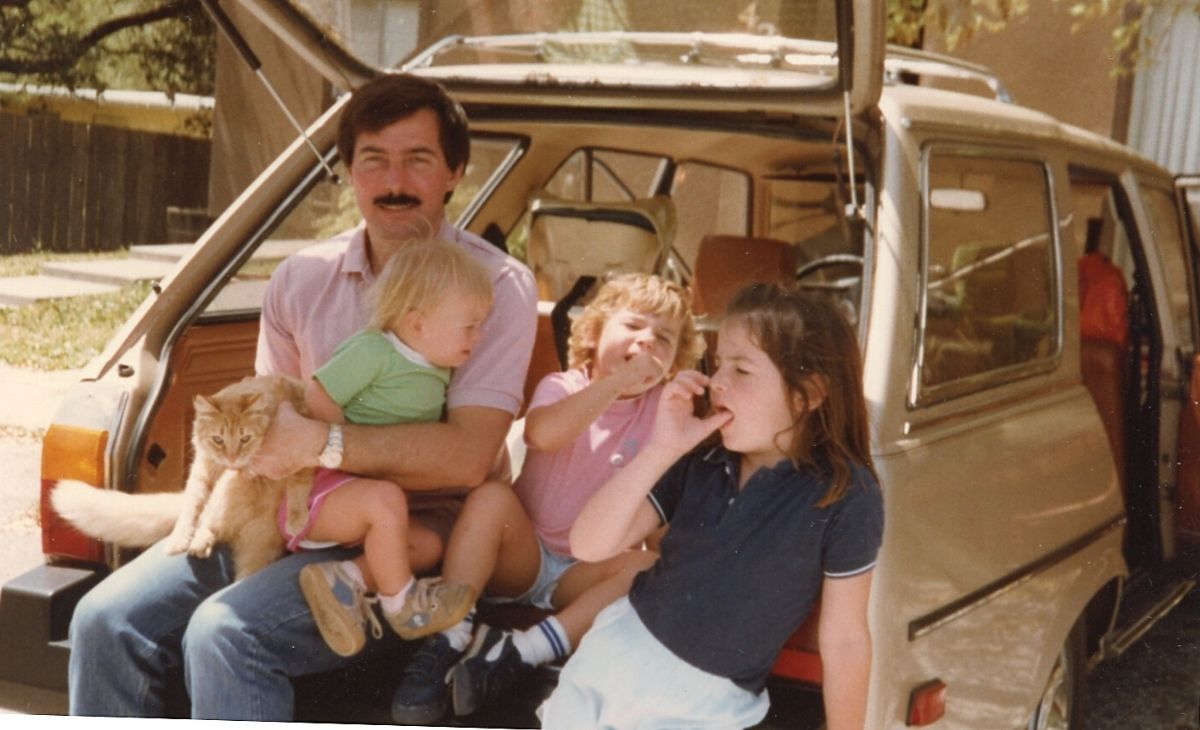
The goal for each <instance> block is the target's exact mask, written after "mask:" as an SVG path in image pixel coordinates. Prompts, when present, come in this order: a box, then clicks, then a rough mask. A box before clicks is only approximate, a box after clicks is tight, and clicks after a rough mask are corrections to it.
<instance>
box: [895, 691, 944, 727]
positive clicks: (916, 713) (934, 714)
mask: <svg viewBox="0 0 1200 730" xmlns="http://www.w3.org/2000/svg"><path fill="white" fill-rule="evenodd" d="M945 714H946V683H945V682H943V681H942V680H940V679H931V680H929V681H928V682H925V683H924V684H922V685H920V686H918V687H916V688H914V689H913V691H912V693H911V694H909V696H908V716H907V717H906V718H905V720H906V722H905V724H906V725H908V726H909V727H921V726H922V725H931V724H933V723H934V722H937V721H938V720H940V719H941V718H942V715H945Z"/></svg>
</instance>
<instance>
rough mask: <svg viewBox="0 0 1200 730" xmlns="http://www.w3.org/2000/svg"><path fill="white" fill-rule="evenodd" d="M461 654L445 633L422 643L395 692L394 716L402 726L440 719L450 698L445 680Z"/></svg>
mask: <svg viewBox="0 0 1200 730" xmlns="http://www.w3.org/2000/svg"><path fill="white" fill-rule="evenodd" d="M461 656H462V652H461V651H459V650H457V649H455V648H454V647H452V646H450V641H449V640H447V639H446V637H445V636H443V635H442V634H434V635H433V636H430V637H428V638H426V639H425V640H424V641H423V642H421V646H420V648H418V649H417V651H416V653H414V654H413V656H412V659H410V660H409V662H408V666H406V667H405V668H404V676H403V677H402V678H401V680H400V686H399V687H397V688H396V693H395V694H394V695H392V719H393V720H395V721H396V722H398V723H400V724H401V725H432V724H433V723H435V722H437V721H438V720H440V719H441V718H442V716H443V715H445V714H446V707H447V705H448V700H449V691H448V690H447V689H446V679H447V677H448V675H449V674H450V670H451V668H453V667H454V665H455V664H456V663H457V662H458V660H459V657H461Z"/></svg>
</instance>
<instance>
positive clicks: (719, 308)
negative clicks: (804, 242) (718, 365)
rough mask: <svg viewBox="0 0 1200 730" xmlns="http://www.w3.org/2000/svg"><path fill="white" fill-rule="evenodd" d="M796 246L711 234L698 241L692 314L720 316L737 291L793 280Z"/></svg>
mask: <svg viewBox="0 0 1200 730" xmlns="http://www.w3.org/2000/svg"><path fill="white" fill-rule="evenodd" d="M797 260H798V259H797V255H796V249H795V247H793V246H791V245H790V244H788V243H787V242H786V241H780V240H778V239H774V238H751V237H749V236H729V235H710V236H705V237H704V238H703V239H701V241H700V248H699V250H698V251H697V252H696V266H695V272H694V276H693V279H692V291H693V294H694V300H693V307H692V308H693V311H695V312H696V314H697V315H707V316H709V317H720V316H721V314H722V313H724V311H725V308H726V307H727V306H728V305H729V300H730V299H732V298H733V295H734V294H736V293H737V291H738V290H739V289H741V288H742V287H744V286H746V285H747V284H752V283H757V282H782V283H788V282H791V281H794V280H795V278H796V262H797Z"/></svg>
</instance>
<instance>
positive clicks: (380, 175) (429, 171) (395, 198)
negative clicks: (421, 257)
mask: <svg viewBox="0 0 1200 730" xmlns="http://www.w3.org/2000/svg"><path fill="white" fill-rule="evenodd" d="M349 172H350V184H351V186H353V188H354V198H355V200H356V201H357V203H358V209H359V211H361V212H362V215H363V218H364V219H365V220H366V222H367V232H368V233H369V234H370V237H371V241H372V242H374V243H378V244H389V243H391V244H394V243H398V242H400V241H404V240H407V239H410V238H413V237H419V236H428V235H431V234H434V233H436V232H437V230H438V228H439V227H440V226H441V223H442V217H443V215H444V203H443V200H444V199H445V196H446V193H448V192H450V191H452V190H454V186H455V185H457V184H458V181H459V179H460V178H461V177H462V170H461V169H459V170H451V169H450V168H449V166H448V165H447V164H446V157H445V155H444V154H443V152H442V146H441V143H440V142H439V140H438V118H437V114H436V113H434V112H433V111H432V110H430V109H421V110H419V111H417V112H416V113H414V114H413V115H411V116H409V117H406V118H404V119H400V120H398V121H395V122H392V123H391V124H390V125H388V126H386V127H384V128H383V129H381V130H379V131H377V132H362V133H360V134H359V135H358V138H357V139H356V140H355V141H354V158H353V162H351V164H350V171H349Z"/></svg>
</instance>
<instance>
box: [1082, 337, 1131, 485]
mask: <svg viewBox="0 0 1200 730" xmlns="http://www.w3.org/2000/svg"><path fill="white" fill-rule="evenodd" d="M1125 362H1126V352H1125V348H1124V347H1122V346H1120V345H1118V344H1117V343H1115V342H1113V341H1111V340H1102V339H1096V338H1091V337H1084V338H1081V339H1080V341H1079V368H1080V371H1081V374H1082V377H1083V384H1084V386H1086V387H1087V389H1088V392H1089V393H1090V394H1091V396H1092V400H1093V401H1095V403H1096V410H1097V411H1098V412H1099V413H1100V420H1101V421H1103V422H1104V430H1105V432H1106V434H1107V435H1108V444H1109V447H1110V448H1111V449H1112V454H1113V461H1114V462H1115V464H1116V468H1117V479H1118V482H1119V483H1120V485H1121V492H1122V493H1123V494H1124V493H1125V486H1126V485H1125V406H1124V396H1125V368H1126V365H1125Z"/></svg>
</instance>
